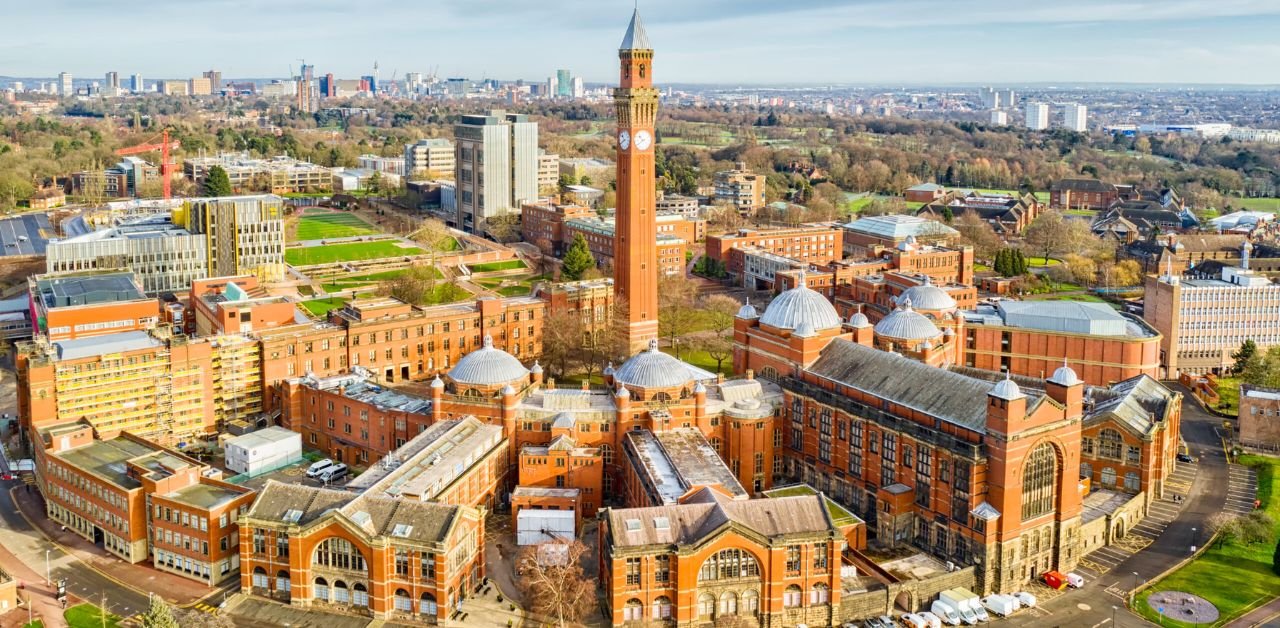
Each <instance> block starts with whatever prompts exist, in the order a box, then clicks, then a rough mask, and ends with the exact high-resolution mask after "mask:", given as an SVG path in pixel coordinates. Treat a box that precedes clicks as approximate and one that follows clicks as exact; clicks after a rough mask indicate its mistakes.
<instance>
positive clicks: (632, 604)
mask: <svg viewBox="0 0 1280 628" xmlns="http://www.w3.org/2000/svg"><path fill="white" fill-rule="evenodd" d="M641 619H644V604H643V603H642V602H640V600H637V599H635V598H631V599H629V600H627V604H626V606H623V607H622V621H639V620H641Z"/></svg>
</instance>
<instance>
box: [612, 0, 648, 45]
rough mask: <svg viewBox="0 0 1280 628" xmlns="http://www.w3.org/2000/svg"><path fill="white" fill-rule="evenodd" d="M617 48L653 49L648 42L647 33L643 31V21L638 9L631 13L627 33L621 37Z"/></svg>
mask: <svg viewBox="0 0 1280 628" xmlns="http://www.w3.org/2000/svg"><path fill="white" fill-rule="evenodd" d="M618 49H619V50H653V46H652V45H650V44H649V35H648V33H646V32H644V22H642V21H641V20H640V9H638V8H637V9H636V10H635V11H634V12H633V13H632V14H631V23H630V24H628V25H627V34H626V35H624V36H623V37H622V44H620V45H619V46H618Z"/></svg>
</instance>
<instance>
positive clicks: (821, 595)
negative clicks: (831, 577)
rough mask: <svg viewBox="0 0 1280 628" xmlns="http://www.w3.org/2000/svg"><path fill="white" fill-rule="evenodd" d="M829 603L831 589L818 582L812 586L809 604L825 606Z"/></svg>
mask: <svg viewBox="0 0 1280 628" xmlns="http://www.w3.org/2000/svg"><path fill="white" fill-rule="evenodd" d="M830 601H831V588H830V587H828V586H827V585H825V584H823V583H821V582H819V583H818V584H815V585H813V590H812V591H810V592H809V603H810V604H826V603H827V602H830Z"/></svg>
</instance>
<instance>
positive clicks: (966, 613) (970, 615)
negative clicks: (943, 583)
mask: <svg viewBox="0 0 1280 628" xmlns="http://www.w3.org/2000/svg"><path fill="white" fill-rule="evenodd" d="M968 597H969V596H968V595H967V594H965V593H960V592H959V590H958V589H948V590H946V591H943V592H942V593H939V594H938V599H939V600H942V601H943V602H946V603H947V605H948V606H950V607H951V608H954V609H955V610H956V612H957V613H959V614H960V619H961V620H963V621H964V623H966V624H968V625H970V626H972V625H974V624H976V623H978V614H977V613H975V612H973V608H972V607H970V606H969V604H968Z"/></svg>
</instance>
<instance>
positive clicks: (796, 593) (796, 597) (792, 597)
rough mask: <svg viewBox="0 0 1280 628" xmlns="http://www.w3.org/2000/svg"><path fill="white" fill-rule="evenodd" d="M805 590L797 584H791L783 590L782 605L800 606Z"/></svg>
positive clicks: (788, 606)
mask: <svg viewBox="0 0 1280 628" xmlns="http://www.w3.org/2000/svg"><path fill="white" fill-rule="evenodd" d="M803 595H804V591H802V590H801V589H800V587H798V586H796V585H794V584H793V585H790V586H788V587H787V589H786V590H785V591H783V592H782V605H783V606H784V607H786V608H796V607H798V606H800V603H801V601H802V599H803V598H802V596H803Z"/></svg>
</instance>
